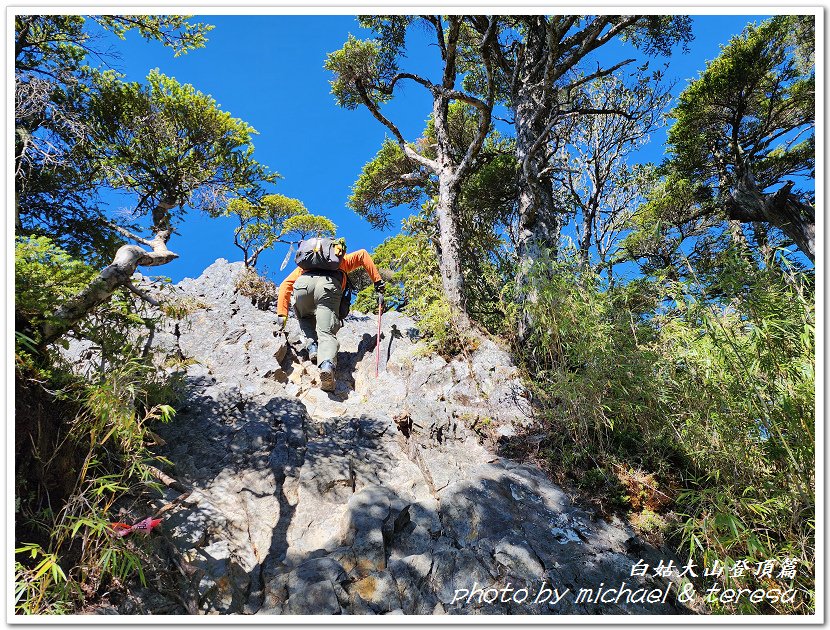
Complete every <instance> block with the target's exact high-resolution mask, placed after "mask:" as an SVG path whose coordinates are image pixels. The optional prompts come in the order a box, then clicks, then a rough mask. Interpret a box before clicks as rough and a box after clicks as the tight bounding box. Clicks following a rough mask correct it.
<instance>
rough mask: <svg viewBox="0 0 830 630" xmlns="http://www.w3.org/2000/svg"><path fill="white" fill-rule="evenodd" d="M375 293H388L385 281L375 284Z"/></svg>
mask: <svg viewBox="0 0 830 630" xmlns="http://www.w3.org/2000/svg"><path fill="white" fill-rule="evenodd" d="M375 291H377V292H378V293H380V294H381V295H383V292H384V291H386V283H385V282H384V281H383V280H378V281H377V282H375Z"/></svg>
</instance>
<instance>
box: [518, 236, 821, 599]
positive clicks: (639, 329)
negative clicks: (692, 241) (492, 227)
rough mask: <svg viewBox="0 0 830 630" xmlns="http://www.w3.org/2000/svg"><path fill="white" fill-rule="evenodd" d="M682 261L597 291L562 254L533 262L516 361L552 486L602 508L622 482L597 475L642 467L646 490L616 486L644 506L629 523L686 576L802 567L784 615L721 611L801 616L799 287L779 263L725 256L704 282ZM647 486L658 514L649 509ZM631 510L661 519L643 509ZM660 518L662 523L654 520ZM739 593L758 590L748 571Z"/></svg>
mask: <svg viewBox="0 0 830 630" xmlns="http://www.w3.org/2000/svg"><path fill="white" fill-rule="evenodd" d="M682 262H683V263H684V264H687V265H689V267H688V269H687V274H686V279H684V280H682V281H678V280H663V281H662V282H661V284H652V283H650V282H649V281H646V280H641V281H640V282H638V283H632V284H629V285H627V286H625V287H621V288H618V289H616V290H614V291H612V292H608V291H604V290H603V288H602V285H601V283H600V282H599V279H598V278H597V277H596V276H594V275H593V274H590V273H589V272H586V271H584V270H582V269H580V268H579V266H578V265H577V264H576V261H575V260H572V259H569V258H568V257H567V256H566V257H565V258H564V262H559V261H550V260H541V261H539V263H538V267H536V268H535V269H534V270H533V273H535V274H540V277H539V278H538V280H539V285H538V286H540V287H541V288H540V291H541V292H540V294H539V296H538V298H539V300H538V303H537V304H535V305H534V306H533V307H532V308H534V309H535V311H534V315H535V318H536V319H535V320H534V321H536V322H538V324H537V325H536V326H535V327H534V329H533V331H532V338H531V339H530V340H529V342H528V343H527V344H525V345H524V346H523V347H522V348H521V349H519V354H520V357H521V358H522V359H523V361H524V366H525V369H526V370H527V372H528V374H532V380H531V383H532V387H533V388H534V390H535V398H536V400H537V402H538V404H539V406H540V412H541V414H542V417H543V418H545V420H546V422H547V423H548V428H549V431H548V437H547V438H546V440H545V442H543V444H542V445H541V446H542V452H543V453H545V455H546V456H547V457H548V458H549V462H550V464H551V466H553V468H554V470H555V471H556V472H558V473H559V474H560V475H562V476H568V475H570V476H572V478H573V480H574V481H575V482H576V483H577V484H578V485H580V486H582V487H586V488H587V487H590V488H591V489H592V495H593V496H594V497H595V498H596V497H597V495H600V496H602V497H603V498H602V500H601V501H600V503H601V504H602V506H603V507H604V508H605V509H608V506H609V505H613V504H614V503H615V502H616V499H615V493H618V492H619V485H617V486H616V487H615V486H614V484H613V483H612V484H608V483H607V482H606V481H604V480H603V478H605V479H606V480H607V479H609V478H613V477H614V476H615V475H617V476H619V474H618V471H619V470H622V471H630V470H640V471H646V472H644V473H642V474H641V475H640V476H639V479H644V478H647V479H649V480H650V481H649V482H648V483H646V484H643V483H633V484H632V483H629V480H628V477H630V474H625V475H622V476H620V480H621V481H623V482H624V484H623V485H625V486H626V487H627V490H625V492H624V499H625V502H626V503H627V504H629V505H630V506H634V502H635V501H636V502H637V503H639V504H641V507H640V508H637V510H638V511H637V512H635V514H634V515H633V519H634V521H635V522H638V523H640V524H641V525H642V526H643V528H644V529H646V530H651V532H652V533H654V532H656V531H661V532H663V533H665V534H666V535H669V536H670V538H671V541H672V542H674V543H675V544H677V545H678V546H679V547H680V548H681V549H683V551H684V552H685V553H687V554H688V555H689V557H691V558H692V559H693V560H694V561H695V562H696V563H697V565H698V566H699V567H703V566H707V567H711V566H713V563H714V561H715V560H718V561H719V562H720V563H721V564H724V563H726V565H727V566H729V565H730V564H731V563H732V562H734V561H735V560H738V559H748V560H750V562H751V563H753V562H763V561H765V560H769V559H779V560H780V559H782V558H784V557H797V558H799V563H800V565H799V572H798V574H797V577H796V578H795V580H794V581H793V585H794V586H795V587H796V588H799V589H802V595H805V596H804V597H802V598H801V599H799V600H798V602H797V603H796V604H794V605H791V606H790V607H778V608H777V609H775V610H773V609H772V608H769V609H767V608H758V607H757V605H756V607H753V608H752V609H751V610H750V609H745V608H741V609H735V608H728V609H725V610H724V611H723V612H777V613H781V612H807V611H808V610H809V609H810V607H811V606H813V605H814V604H812V603H811V602H810V600H809V597H807V596H806V595H807V594H809V593H810V592H812V591H813V590H814V582H813V575H814V568H813V562H814V560H813V559H814V557H815V547H814V546H815V542H814V535H813V529H814V521H815V479H814V470H815V451H814V443H815V429H814V422H815V417H814V404H815V380H814V379H815V376H814V352H815V320H814V307H813V304H814V294H813V279H812V276H811V274H810V273H808V272H803V271H800V270H798V269H796V268H792V267H791V266H790V265H789V264H788V263H787V261H786V259H785V258H783V257H781V256H780V255H777V256H776V257H775V258H774V259H773V260H772V263H771V264H770V265H769V266H766V267H763V268H760V269H759V268H758V267H757V266H756V265H755V264H754V263H753V262H752V261H751V260H747V259H746V258H745V257H744V256H743V255H741V254H740V253H739V252H736V251H735V250H734V249H727V250H724V251H722V252H721V254H720V257H719V260H718V261H717V264H712V265H711V266H709V267H706V268H705V269H704V270H703V271H704V273H703V274H700V273H698V270H697V269H695V268H694V267H693V266H691V264H690V262H689V261H687V260H685V259H683V260H682ZM542 276H543V277H542ZM588 471H593V472H588ZM646 473H647V474H646ZM657 482H659V484H658V483H657ZM615 488H616V489H615ZM643 488H646V489H647V492H648V495H651V496H652V499H644V496H643V494H642V489H643ZM659 488H663V489H665V490H662V491H661V492H663V493H664V494H663V499H664V501H663V502H662V504H661V503H660V502H659V501H658V502H657V503H655V500H653V498H654V497H657V495H656V494H654V491H657V490H658V489H659ZM672 488H674V489H682V490H681V491H680V492H679V493H678V492H677V490H671V489H672ZM658 498H659V497H658ZM644 500H646V508H647V509H648V510H650V511H651V512H654V513H656V514H658V515H659V516H660V518H659V519H657V518H656V517H652V516H651V515H649V514H646V513H645V512H642V513H641V510H642V503H643V501H644ZM648 501H651V503H648ZM617 505H620V504H619V503H617ZM620 507H622V506H620ZM667 509H672V510H674V512H675V514H674V515H672V514H671V513H666V514H665V515H663V514H660V513H661V512H665V510H667ZM674 522H679V525H678V526H672V525H671V523H674ZM751 566H754V565H753V564H751ZM772 583H774V584H775V586H776V587H779V588H781V587H787V585H788V584H789V581H788V580H782V579H775V578H773V579H772V580H771V581H769V582H767V583H766V588H770V587H771V584H772ZM736 585H737V586H739V587H747V588H756V587H758V586H761V583H759V582H757V581H754V577H753V576H752V575H750V574H749V572H748V573H747V574H746V575H744V576H743V577H741V578H736V579H734V580H733V582H732V587H735V586H736Z"/></svg>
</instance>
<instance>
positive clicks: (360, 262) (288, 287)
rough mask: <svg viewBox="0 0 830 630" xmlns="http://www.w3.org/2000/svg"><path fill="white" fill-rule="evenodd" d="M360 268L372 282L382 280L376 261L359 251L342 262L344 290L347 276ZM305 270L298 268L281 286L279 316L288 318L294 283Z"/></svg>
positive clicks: (344, 258) (363, 250) (278, 302)
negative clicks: (367, 274)
mask: <svg viewBox="0 0 830 630" xmlns="http://www.w3.org/2000/svg"><path fill="white" fill-rule="evenodd" d="M358 267H363V268H364V269H365V270H366V271H367V272H368V273H369V277H370V278H371V279H372V282H377V281H378V280H380V279H381V278H380V272H379V271H378V268H377V267H376V266H375V261H374V260H372V257H371V256H370V255H369V252H367V251H366V250H365V249H359V250H357V251H356V252H352V253H351V254H346V255H345V256H343V260H342V261H341V262H340V271H343V272H344V273H343V288H344V289H345V288H346V274H347V273H349V272H351V271H354V270H355V269H357V268H358ZM303 271H304V270H303V269H300V268H299V267H297V268H296V269H295V270H294V271H292V272H291V274H290V275H289V276H288V277H287V278H286V279H285V280H283V281H282V284H280V292H279V296H278V298H277V315H284V316H286V317H288V306H289V305H290V304H291V294H292V293H294V282H295V281H296V280H297V278H299V277H300V276H301V275H302V274H303Z"/></svg>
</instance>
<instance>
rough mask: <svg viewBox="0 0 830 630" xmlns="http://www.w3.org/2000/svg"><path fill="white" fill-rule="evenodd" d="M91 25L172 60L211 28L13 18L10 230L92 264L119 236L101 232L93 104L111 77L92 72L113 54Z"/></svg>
mask: <svg viewBox="0 0 830 630" xmlns="http://www.w3.org/2000/svg"><path fill="white" fill-rule="evenodd" d="M96 23H97V26H96V25H95V24H96ZM91 25H92V26H91ZM97 27H101V28H103V29H106V30H109V31H111V32H114V33H115V34H116V35H118V36H119V37H124V36H125V35H126V33H127V32H128V31H131V30H136V31H138V32H139V34H140V35H141V36H143V37H144V38H145V39H147V40H155V41H159V42H161V43H162V44H163V45H164V46H167V47H169V48H171V49H172V50H173V51H174V54H176V55H178V54H181V53H185V52H187V51H188V50H192V49H195V48H199V47H201V46H202V45H203V44H204V42H205V34H206V33H207V32H208V31H209V30H210V29H211V28H212V27H210V26H207V25H204V24H201V23H190V22H189V19H188V18H187V17H186V16H144V15H134V16H117V15H108V16H81V15H34V14H27V15H18V16H15V211H16V219H17V225H16V231H17V233H18V235H24V234H37V235H46V236H49V237H50V238H52V240H53V241H55V242H56V243H59V244H60V245H61V246H62V247H63V248H64V249H66V250H67V251H69V252H70V253H72V254H73V255H83V256H84V257H85V259H87V260H88V262H91V263H92V264H95V265H100V264H101V263H102V262H104V261H107V260H108V258H109V257H111V256H112V252H113V251H114V250H115V248H116V247H117V246H118V245H119V244H120V243H119V241H120V236H119V235H118V234H116V233H115V232H114V231H112V230H111V229H109V228H108V227H107V226H106V223H105V218H104V211H103V209H102V208H101V198H100V197H99V195H98V192H99V191H100V189H101V188H102V186H104V185H105V182H103V181H102V175H103V173H102V171H101V169H100V164H99V159H100V157H101V156H100V150H101V149H102V147H100V146H98V145H99V143H100V142H101V138H100V137H98V131H96V123H97V121H98V120H99V116H100V115H101V112H100V111H98V112H96V111H94V108H93V103H92V100H93V98H94V97H95V95H97V94H100V90H101V85H102V84H104V85H106V84H107V83H109V82H111V81H112V79H113V76H112V74H113V73H112V72H109V73H106V72H105V73H102V72H101V71H100V70H99V69H98V68H96V67H95V66H96V65H97V64H101V65H104V66H107V62H108V58H109V57H111V56H112V52H111V51H107V50H103V49H99V48H98V47H97V46H96V43H97V42H96V34H95V31H96V30H100V29H98V28H97ZM107 67H108V66H107ZM112 96H113V94H112V90H110V93H109V94H108V95H107V98H112ZM113 105H116V104H115V103H113ZM115 108H116V109H119V107H118V106H117V105H116V107H115ZM99 109H100V108H99ZM159 122H160V121H159ZM146 126H150V125H146ZM164 139H165V138H162V137H159V138H156V140H157V141H162V140H164ZM148 140H149V139H148ZM156 140H149V142H151V143H152V142H155V141H156ZM141 157H143V158H147V157H148V156H146V155H145V156H141ZM145 201H146V200H145Z"/></svg>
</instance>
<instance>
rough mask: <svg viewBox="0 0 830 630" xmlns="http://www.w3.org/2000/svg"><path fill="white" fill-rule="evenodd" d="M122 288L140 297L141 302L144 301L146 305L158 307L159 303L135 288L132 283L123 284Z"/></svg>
mask: <svg viewBox="0 0 830 630" xmlns="http://www.w3.org/2000/svg"><path fill="white" fill-rule="evenodd" d="M124 286H125V287H127V288H128V289H129V290H130V291H132V292H133V293H135V294H136V295H137V296H138V297H140V298H141V299H142V300H144V301H145V302H147V303H148V304H151V305H153V306H158V305H159V302H158V301H157V300H155V299H153V298H151V297H150V296H149V295H147V294H146V293H145V292H144V291H142V290H141V289H139V288H138V287H137V286H135V285H134V284H133V283H132V282H127V283H125V284H124Z"/></svg>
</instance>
